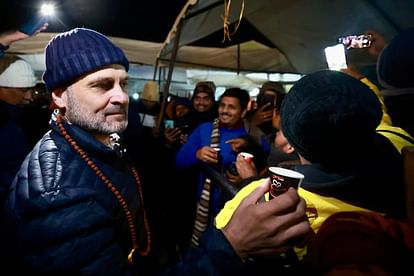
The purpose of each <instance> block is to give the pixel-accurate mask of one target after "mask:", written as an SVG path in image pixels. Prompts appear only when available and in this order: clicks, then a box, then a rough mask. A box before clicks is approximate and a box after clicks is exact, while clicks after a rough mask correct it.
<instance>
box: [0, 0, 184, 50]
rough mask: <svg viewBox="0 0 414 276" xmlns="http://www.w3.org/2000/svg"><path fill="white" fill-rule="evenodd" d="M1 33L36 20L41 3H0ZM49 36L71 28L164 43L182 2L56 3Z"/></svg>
mask: <svg viewBox="0 0 414 276" xmlns="http://www.w3.org/2000/svg"><path fill="white" fill-rule="evenodd" d="M1 2H2V4H1V8H0V20H1V24H0V26H1V31H6V30H12V29H18V28H19V26H20V25H21V24H23V23H24V22H25V21H27V20H30V19H31V18H33V17H34V16H36V14H37V11H38V7H40V5H41V3H42V2H45V1H44V0H43V1H41V0H1ZM53 3H55V10H56V17H55V18H54V19H51V20H50V22H49V28H48V29H47V31H48V32H62V31H67V30H69V29H72V28H74V27H86V28H91V29H95V30H97V31H99V32H102V33H104V34H105V35H109V36H117V37H124V38H131V39H139V40H148V41H154V42H163V41H164V40H165V38H166V36H167V34H168V32H169V31H170V28H171V26H172V25H173V23H174V20H175V18H176V16H177V15H178V13H179V12H180V10H181V8H182V7H183V5H184V4H185V0H148V1H137V0H135V1H134V0H56V1H53Z"/></svg>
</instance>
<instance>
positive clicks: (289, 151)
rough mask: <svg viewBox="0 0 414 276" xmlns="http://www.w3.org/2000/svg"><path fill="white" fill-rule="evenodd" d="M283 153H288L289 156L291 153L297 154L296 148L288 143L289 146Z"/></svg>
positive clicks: (284, 148)
mask: <svg viewBox="0 0 414 276" xmlns="http://www.w3.org/2000/svg"><path fill="white" fill-rule="evenodd" d="M283 151H284V152H285V153H287V154H291V153H293V152H295V148H294V147H293V146H292V145H291V144H289V143H287V144H286V145H285V146H284V147H283Z"/></svg>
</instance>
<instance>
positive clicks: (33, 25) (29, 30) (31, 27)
mask: <svg viewBox="0 0 414 276" xmlns="http://www.w3.org/2000/svg"><path fill="white" fill-rule="evenodd" d="M48 20H49V18H48V16H40V17H35V18H32V19H31V20H29V21H28V22H26V23H24V24H23V25H22V26H21V27H20V29H19V31H20V32H22V33H25V34H27V35H28V36H32V35H34V34H35V33H36V32H37V31H40V30H41V29H42V27H43V26H45V24H46V23H48Z"/></svg>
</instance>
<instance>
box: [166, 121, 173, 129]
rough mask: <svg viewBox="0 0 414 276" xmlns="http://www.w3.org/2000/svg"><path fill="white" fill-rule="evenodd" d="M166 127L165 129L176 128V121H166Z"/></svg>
mask: <svg viewBox="0 0 414 276" xmlns="http://www.w3.org/2000/svg"><path fill="white" fill-rule="evenodd" d="M164 127H165V128H173V127H174V121H173V120H165V121H164Z"/></svg>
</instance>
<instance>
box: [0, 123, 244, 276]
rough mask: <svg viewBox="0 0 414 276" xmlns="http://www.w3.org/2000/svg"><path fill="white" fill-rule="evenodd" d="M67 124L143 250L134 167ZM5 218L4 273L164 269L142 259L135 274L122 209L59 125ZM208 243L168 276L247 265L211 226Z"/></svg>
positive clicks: (21, 180)
mask: <svg viewBox="0 0 414 276" xmlns="http://www.w3.org/2000/svg"><path fill="white" fill-rule="evenodd" d="M64 126H65V129H66V130H67V132H68V133H69V135H70V136H71V137H72V138H74V140H75V141H77V143H78V145H79V146H80V147H82V148H83V149H84V150H85V151H86V152H87V154H88V156H89V157H90V158H91V159H92V160H93V161H94V162H95V164H96V165H97V166H98V167H99V168H100V169H101V170H102V171H103V172H104V174H105V175H106V176H107V177H108V178H109V179H110V180H111V182H112V183H113V185H114V186H115V187H116V188H117V189H118V191H120V193H121V194H122V196H123V198H124V199H125V201H126V202H127V204H128V209H129V210H130V211H131V213H132V215H133V217H134V218H135V223H136V229H138V236H139V241H140V246H141V248H143V247H144V246H145V241H146V238H145V233H144V231H143V229H144V227H143V219H142V217H143V216H142V212H141V206H140V201H139V200H138V194H137V188H136V183H135V180H134V178H133V176H132V175H131V170H130V168H129V165H128V163H127V162H126V160H124V159H122V158H119V157H118V156H117V155H116V154H115V152H114V151H112V150H111V149H110V148H109V147H106V146H105V145H103V144H101V143H99V142H97V141H96V140H95V139H94V138H93V137H92V136H91V135H90V134H88V133H87V132H85V131H84V130H82V129H80V128H78V127H75V126H72V125H68V124H64ZM3 219H4V221H3V223H2V224H3V227H4V228H3V229H4V232H5V233H4V235H2V238H4V241H2V249H5V250H4V251H3V253H4V252H5V253H6V254H4V256H2V258H1V259H2V261H4V260H6V261H7V262H6V263H5V265H2V267H3V271H1V274H2V275H3V272H4V271H13V272H14V273H12V274H10V275H17V274H15V273H18V272H21V273H30V275H117V276H119V275H132V274H134V275H153V274H154V273H155V272H157V273H158V270H159V269H160V267H159V266H157V265H156V264H155V266H154V262H152V261H151V259H152V258H151V257H149V258H145V259H144V258H141V257H138V258H139V259H138V260H136V262H135V263H137V266H136V267H134V268H131V267H130V266H129V265H128V264H127V255H128V253H129V251H130V249H131V246H132V243H131V238H130V232H129V228H128V225H127V220H126V218H125V215H124V212H123V210H122V208H121V206H120V204H119V203H118V201H117V199H116V198H115V196H114V194H113V193H112V192H111V191H110V190H109V189H108V188H107V187H106V185H105V184H104V183H103V181H102V180H101V179H100V178H99V177H97V176H96V174H95V172H94V171H93V170H92V169H91V168H90V167H89V166H87V165H86V163H85V161H84V160H82V158H81V157H80V155H79V154H78V153H77V152H75V151H74V150H73V149H72V147H71V146H70V145H69V143H68V142H67V141H66V140H65V138H64V137H62V135H61V134H60V132H59V131H58V130H57V127H56V125H55V124H54V123H52V130H51V131H50V132H49V133H47V134H46V135H45V136H44V137H43V138H42V139H41V140H40V141H39V142H38V144H37V145H36V146H35V148H34V149H33V150H32V152H31V153H30V154H29V155H28V156H27V158H26V159H25V161H24V163H23V165H22V167H21V169H20V171H19V172H18V174H17V176H16V178H15V179H14V181H13V184H12V188H11V193H10V194H9V196H8V199H7V202H6V209H5V213H4V217H3ZM204 240H205V243H204V244H203V245H202V246H201V248H197V249H192V250H191V251H190V252H189V254H188V255H187V256H186V257H185V258H184V260H183V261H182V262H180V263H178V264H176V265H174V267H172V268H170V269H168V270H166V271H164V273H166V274H168V275H201V274H203V275H231V274H234V275H237V274H238V273H239V272H240V270H239V269H240V268H241V267H242V262H241V261H240V259H239V258H238V257H237V255H236V254H235V253H234V251H233V249H232V248H231V246H230V245H229V244H228V243H227V241H226V240H225V238H224V236H223V234H222V233H221V232H220V231H219V230H217V229H215V228H214V227H212V228H210V230H209V231H207V233H206V235H205V237H204ZM136 255H138V254H136ZM6 265H7V266H8V270H5V267H6ZM200 273H201V274H200Z"/></svg>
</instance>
